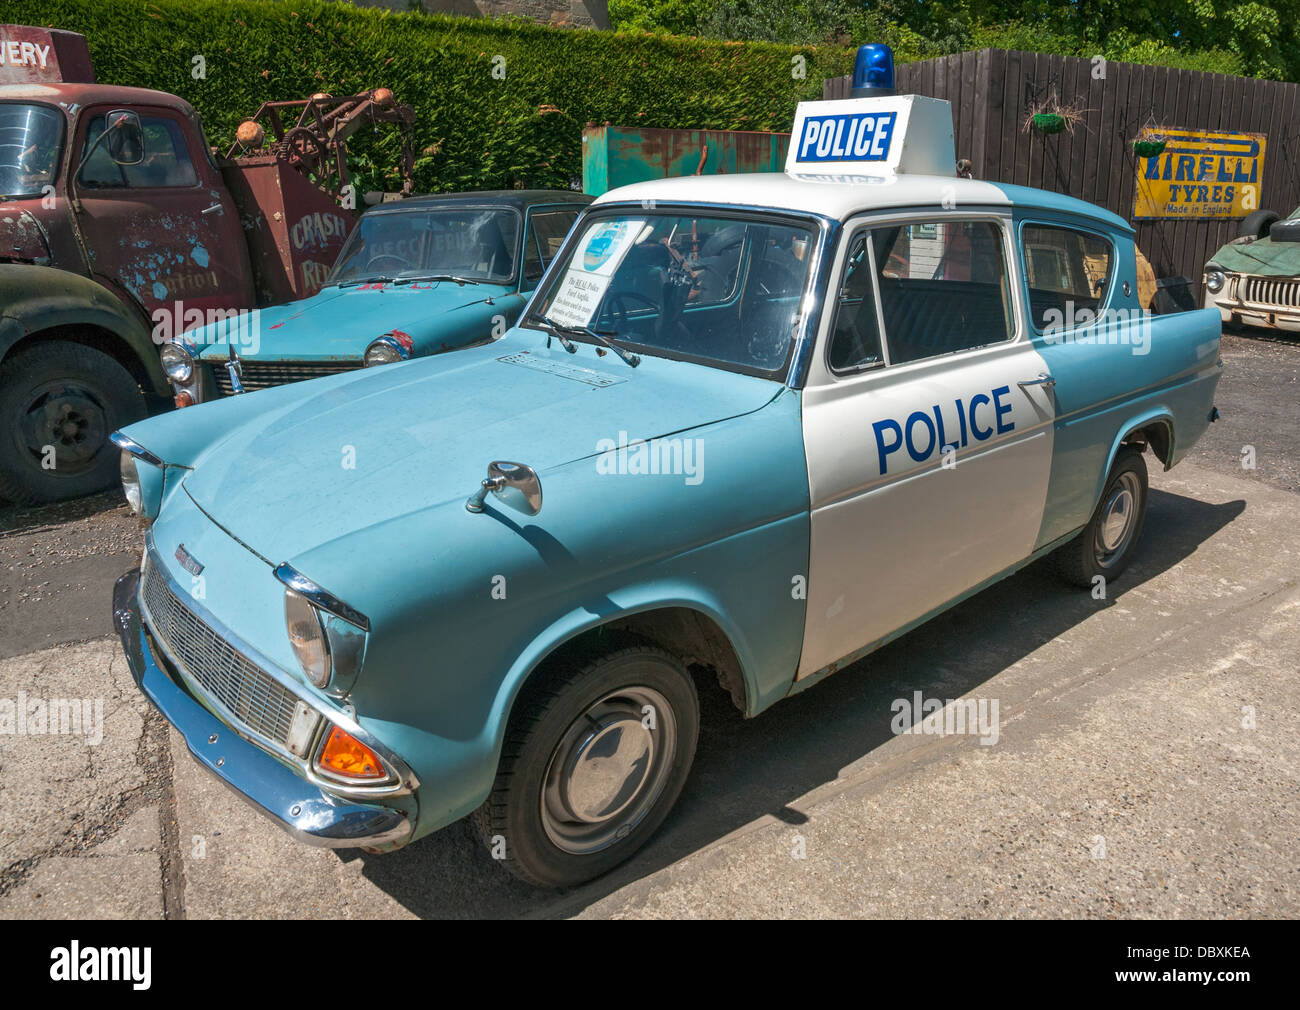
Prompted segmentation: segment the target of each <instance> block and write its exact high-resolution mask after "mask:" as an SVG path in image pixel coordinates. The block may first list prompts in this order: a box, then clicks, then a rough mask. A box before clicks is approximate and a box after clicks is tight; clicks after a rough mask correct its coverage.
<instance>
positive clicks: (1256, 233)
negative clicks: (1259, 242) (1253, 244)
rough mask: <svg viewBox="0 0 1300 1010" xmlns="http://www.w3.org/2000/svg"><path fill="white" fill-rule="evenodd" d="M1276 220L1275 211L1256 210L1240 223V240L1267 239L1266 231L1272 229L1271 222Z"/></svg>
mask: <svg viewBox="0 0 1300 1010" xmlns="http://www.w3.org/2000/svg"><path fill="white" fill-rule="evenodd" d="M1276 220H1278V215H1277V212H1276V211H1272V210H1257V211H1255V212H1254V213H1253V214H1247V215H1246V218H1245V220H1244V221H1242V222H1241V237H1242V238H1268V230H1269V229H1270V228H1272V227H1273V222H1274V221H1276Z"/></svg>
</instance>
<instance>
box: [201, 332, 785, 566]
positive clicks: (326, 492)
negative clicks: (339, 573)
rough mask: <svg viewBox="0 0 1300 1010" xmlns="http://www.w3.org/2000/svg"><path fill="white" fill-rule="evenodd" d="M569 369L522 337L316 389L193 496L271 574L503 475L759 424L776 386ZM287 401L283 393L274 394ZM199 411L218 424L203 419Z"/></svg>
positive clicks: (251, 437) (673, 364) (208, 471)
mask: <svg viewBox="0 0 1300 1010" xmlns="http://www.w3.org/2000/svg"><path fill="white" fill-rule="evenodd" d="M578 346H579V348H580V350H579V353H577V354H573V355H570V354H567V353H565V352H564V351H563V350H561V349H560V346H559V344H558V342H556V343H554V345H553V347H551V348H549V349H548V348H547V347H546V340H545V335H544V334H541V333H538V332H536V331H532V330H514V331H511V332H510V333H509V334H508V335H507V336H506V337H504V338H503V339H501V340H499V341H496V342H495V343H493V344H489V345H485V346H482V347H475V348H469V349H466V350H462V351H456V352H453V353H451V354H447V355H438V356H434V357H430V358H420V359H415V360H412V361H409V362H404V363H401V364H397V365H384V366H381V367H378V368H372V369H365V370H362V371H357V372H351V373H347V374H344V375H339V376H333V377H330V378H327V379H318V380H314V381H311V382H307V383H300V384H298V386H297V387H296V389H295V391H296V392H297V391H300V393H301V395H298V396H286V395H285V394H286V393H287V391H286V390H283V389H281V390H280V394H281V395H280V396H277V397H275V398H274V402H273V403H272V405H271V406H269V408H268V409H265V410H255V405H256V403H257V398H258V397H259V396H261V395H263V394H260V393H249V394H245V396H244V397H241V399H243V400H245V402H246V403H247V406H248V409H249V411H250V413H249V414H248V416H247V418H246V419H240V420H238V421H237V422H236V423H234V424H228V426H227V430H226V431H225V432H224V433H223V434H221V435H220V436H219V437H218V438H217V439H216V440H215V442H214V443H213V444H211V445H210V446H209V447H208V448H207V449H206V450H204V451H203V452H202V453H201V454H200V455H199V457H198V458H197V459H195V460H194V470H193V472H192V473H190V474H189V475H188V476H187V477H186V478H185V482H184V487H185V490H186V492H187V493H188V494H189V495H190V497H191V498H193V499H194V501H195V502H196V503H197V504H198V505H199V507H200V508H202V509H203V511H204V512H206V513H207V514H208V516H209V517H211V518H212V519H213V520H214V521H215V522H217V523H218V524H219V525H221V526H222V527H223V528H224V529H226V530H227V531H228V532H230V533H231V534H232V535H233V536H235V537H236V538H237V539H239V540H240V541H242V542H243V543H244V544H245V545H247V546H248V547H250V548H251V549H252V550H254V551H256V552H257V553H259V554H261V555H262V556H263V557H265V558H266V559H267V560H270V561H274V562H279V561H284V560H292V559H293V558H295V557H297V556H298V555H300V554H301V553H302V552H304V551H307V550H310V549H311V548H313V547H316V546H319V545H321V544H324V543H328V542H331V541H333V540H335V539H337V538H340V537H343V536H346V535H347V534H348V533H350V532H352V531H356V530H360V529H364V528H366V527H368V526H371V525H373V524H375V523H380V522H387V521H390V520H392V519H394V518H397V517H400V516H403V515H407V514H410V513H413V512H416V511H418V510H421V509H428V508H434V507H438V506H440V505H444V504H446V503H448V502H463V501H464V500H465V499H466V498H467V497H468V496H469V495H470V494H472V493H473V492H474V491H475V490H476V489H477V487H478V486H479V483H480V482H481V481H482V479H483V478H484V477H485V476H486V473H487V465H488V463H489V462H491V461H492V460H509V461H513V462H517V463H525V464H528V465H530V466H532V467H534V468H535V469H536V470H538V472H539V473H541V474H542V475H543V478H544V477H545V473H546V471H547V470H548V469H551V468H554V467H557V466H560V465H563V464H565V463H568V462H571V461H573V460H576V459H582V458H584V457H588V456H594V455H596V454H597V453H599V452H601V451H604V450H603V447H602V442H604V443H605V446H611V445H613V444H617V443H620V442H633V441H636V440H638V439H645V438H653V437H655V436H660V435H667V434H671V433H674V432H679V431H684V430H688V429H691V428H695V427H698V426H700V425H703V424H708V423H711V422H714V421H720V420H724V419H726V418H729V417H735V416H737V415H740V414H745V413H748V412H750V411H753V410H757V409H758V408H760V407H762V406H763V405H764V404H766V403H768V402H769V401H770V400H772V398H773V397H775V396H776V395H778V394H779V392H780V391H781V389H782V388H783V387H782V386H781V385H780V384H778V383H776V382H773V381H771V380H766V379H759V378H754V377H752V376H746V375H739V374H735V373H731V372H726V371H723V370H720V369H716V368H710V367H706V366H703V365H698V364H691V363H687V362H681V361H669V360H666V359H663V358H654V357H650V356H644V357H643V358H642V363H641V365H640V367H638V368H636V369H632V368H629V367H628V366H627V365H625V364H624V363H623V362H621V361H620V360H619V359H618V358H617V357H615V356H614V355H612V354H607V355H605V356H604V357H599V356H597V354H596V353H595V350H596V349H595V348H594V347H593V346H592V345H590V344H580V345H578ZM268 392H271V391H268ZM197 409H200V410H201V409H202V408H201V407H200V408H197Z"/></svg>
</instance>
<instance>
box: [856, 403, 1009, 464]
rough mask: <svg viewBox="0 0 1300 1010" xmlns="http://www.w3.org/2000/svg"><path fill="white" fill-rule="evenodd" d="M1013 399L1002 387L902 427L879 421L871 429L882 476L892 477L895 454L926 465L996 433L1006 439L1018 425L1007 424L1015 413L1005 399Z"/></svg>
mask: <svg viewBox="0 0 1300 1010" xmlns="http://www.w3.org/2000/svg"><path fill="white" fill-rule="evenodd" d="M1010 395H1011V387H1010V386H998V388H997V389H993V390H990V391H989V392H987V393H976V394H975V395H974V396H972V397H971V398H970V399H969V400H962V399H961V398H960V397H958V398H957V399H956V400H954V401H953V402H952V404H951V405H949V404H938V403H936V404H935V405H934V406H933V407H931V408H930V409H929V410H928V411H926V410H914V411H912V413H910V414H908V415H907V419H906V420H905V421H902V422H901V423H900V422H899V421H895V420H894V419H893V418H889V417H887V418H885V419H883V420H880V421H876V422H875V423H874V424H872V426H871V429H872V431H873V432H875V435H876V454H877V457H878V459H879V461H880V474H881V476H882V477H883V476H885V475H886V474H888V473H889V457H890V456H891V455H892V454H893V453H896V452H900V451H906V452H907V454H908V455H909V456H910V457H912V460H913V462H916V463H924V462H925V461H926V460H927V459H930V458H931V457H932V456H934V455H935V453H936V452H937V453H942V452H943V451H944V450H945V449H948V448H952V449H964V448H966V446H968V445H971V444H973V443H975V442H983V441H985V440H986V439H989V438H992V437H993V435H994V434H995V433H996V434H998V435H1005V434H1006V433H1007V432H1009V431H1012V430H1014V429H1015V427H1016V424H1015V422H1014V421H1004V420H1003V418H1004V417H1006V415H1007V414H1010V413H1011V404H1010V403H1004V402H1003V397H1006V396H1010ZM950 436H954V437H950ZM894 462H895V463H897V462H898V460H895V461H894ZM896 472H897V471H896Z"/></svg>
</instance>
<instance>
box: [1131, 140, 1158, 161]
mask: <svg viewBox="0 0 1300 1010" xmlns="http://www.w3.org/2000/svg"><path fill="white" fill-rule="evenodd" d="M1164 150H1165V141H1163V140H1135V141H1133V153H1134V154H1136V155H1137V156H1138V157H1139V158H1154V157H1156V155H1159V154H1163V153H1164Z"/></svg>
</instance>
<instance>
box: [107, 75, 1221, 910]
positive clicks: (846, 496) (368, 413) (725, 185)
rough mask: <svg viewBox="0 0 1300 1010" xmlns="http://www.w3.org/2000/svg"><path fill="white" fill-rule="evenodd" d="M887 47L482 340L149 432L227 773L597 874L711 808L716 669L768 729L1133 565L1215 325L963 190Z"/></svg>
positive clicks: (296, 813) (146, 472) (1129, 246)
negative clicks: (928, 639) (1158, 306)
mask: <svg viewBox="0 0 1300 1010" xmlns="http://www.w3.org/2000/svg"><path fill="white" fill-rule="evenodd" d="M868 55H869V56H870V55H871V54H870V53H869V54H868ZM866 62H867V63H868V68H867V72H864V73H863V74H862V75H861V77H860V81H859V83H860V85H861V87H860V89H859V92H860V97H854V98H850V99H845V100H837V101H825V102H814V103H805V104H803V105H802V106H800V109H799V111H798V115H797V119H796V122H795V128H794V134H793V137H792V142H791V147H790V154H789V159H788V163H787V165H786V171H785V172H783V173H776V174H763V175H737V176H725V177H713V178H682V179H668V180H662V181H656V182H647V183H642V184H638V185H636V186H632V187H629V188H625V189H622V190H615V191H613V192H610V193H608V194H606V195H605V196H603V197H601V198H600V199H599V200H597V201H596V202H595V203H594V204H593V205H592V206H591V207H590V208H589V209H588V210H587V211H586V212H585V213H584V214H583V216H582V217H581V218H580V219H579V220H578V222H577V224H576V225H575V226H574V228H573V230H572V231H571V232H570V234H569V236H568V238H567V239H566V241H565V244H564V246H563V248H562V249H561V250H560V252H559V254H558V255H557V256H556V258H555V260H554V261H553V263H552V264H551V265H550V267H549V268H548V270H547V272H546V275H545V277H544V278H543V280H542V282H541V283H540V284H539V286H538V287H537V289H536V291H535V293H534V294H533V295H532V297H531V299H530V301H529V304H528V306H527V307H526V309H525V311H524V313H523V315H522V316H521V317H520V320H519V322H518V324H517V325H516V326H514V327H513V328H511V329H509V330H508V331H507V332H506V333H505V334H504V335H503V336H501V337H500V338H499V339H497V340H495V341H493V342H491V343H489V344H486V345H483V346H476V347H471V348H467V349H464V350H459V351H455V352H453V353H451V354H447V355H441V356H437V357H433V358H426V359H420V360H411V361H407V362H403V363H399V364H396V365H393V366H391V367H388V368H383V369H371V370H364V371H357V372H352V373H349V374H344V375H337V376H332V377H329V378H324V379H319V380H314V381H311V382H305V383H299V384H295V385H291V386H283V387H278V388H272V389H266V390H263V391H259V392H255V393H249V394H246V395H242V396H235V397H230V398H227V399H224V400H220V401H217V402H213V403H209V404H204V405H201V406H199V407H197V408H195V409H192V410H187V411H183V412H180V413H176V414H170V415H166V416H161V417H157V418H153V419H150V420H147V421H143V422H141V423H139V424H136V425H132V426H131V427H129V428H127V429H125V430H124V431H123V432H121V433H119V434H118V435H117V436H116V441H117V443H118V445H119V446H121V447H122V449H123V455H122V473H123V481H124V485H125V488H126V494H127V497H128V499H129V501H130V502H131V504H132V506H133V507H134V508H135V509H136V510H137V511H138V512H139V513H140V514H141V515H142V516H143V517H145V518H146V519H147V520H148V521H149V527H148V534H147V550H146V553H145V557H144V559H143V563H142V565H141V568H140V570H139V571H138V572H131V573H128V574H127V575H125V576H123V578H122V579H121V580H120V581H119V583H118V586H117V588H116V593H115V600H114V608H115V616H116V620H117V624H118V627H119V630H120V634H121V637H122V641H123V645H124V648H125V651H126V654H127V657H128V659H129V661H130V666H131V668H132V670H133V672H134V675H135V678H136V680H137V681H138V682H139V684H140V687H141V688H142V690H143V691H144V692H145V694H146V695H148V696H149V697H150V698H151V699H152V700H153V702H154V703H155V704H156V705H157V706H158V707H159V708H160V709H161V710H162V712H163V713H164V714H165V715H166V717H167V718H168V719H169V720H170V721H171V723H172V724H173V725H174V726H175V727H176V728H177V729H178V730H179V731H180V733H181V734H183V736H184V738H185V740H186V742H187V743H188V745H189V748H190V750H191V751H192V752H193V754H194V755H195V757H196V758H197V759H198V760H199V761H200V762H201V763H202V764H203V765H205V766H206V767H207V768H208V769H209V770H211V771H212V772H213V773H214V774H215V775H217V776H218V777H219V778H220V779H222V780H224V781H225V782H226V783H228V784H229V785H230V786H232V787H233V788H234V789H235V790H236V791H237V792H239V793H240V794H242V795H243V796H244V797H245V798H247V799H248V800H249V801H250V802H252V803H253V804H254V805H255V806H256V807H257V808H259V809H260V810H262V811H263V812H265V813H266V814H267V815H269V816H270V817H271V818H272V819H273V820H275V821H276V822H278V823H279V824H281V825H282V826H284V827H286V828H287V829H288V830H289V831H291V832H292V833H293V834H294V835H296V836H297V837H298V838H300V839H302V840H303V841H304V842H307V843H310V844H314V845H323V846H334V847H361V848H364V849H367V850H370V851H388V850H392V849H395V848H397V847H400V846H403V845H406V844H407V843H409V842H411V841H413V840H415V839H418V838H420V837H421V836H423V835H426V834H428V833H429V832H432V831H436V830H438V829H440V828H442V827H444V826H446V825H448V824H450V823H451V822H453V821H455V820H457V819H459V818H462V817H465V816H467V815H471V814H472V815H473V818H474V821H475V822H476V824H477V825H478V827H479V829H480V830H481V832H482V834H483V837H484V839H485V843H486V844H487V845H488V846H489V847H490V848H491V850H492V854H493V855H494V856H496V857H497V858H500V859H501V861H502V862H503V863H504V865H506V866H507V867H509V868H511V869H512V870H514V871H515V872H516V873H518V874H520V875H521V876H523V877H524V878H526V879H528V880H531V881H533V882H535V883H539V884H544V885H569V884H574V883H577V882H580V881H583V880H586V879H589V878H591V877H594V876H596V875H598V874H601V873H604V872H606V871H607V870H609V869H610V868H611V867H613V866H615V865H616V864H618V863H620V862H621V861H623V860H625V859H627V858H628V857H629V856H630V855H631V854H632V853H633V852H635V851H636V850H637V848H638V847H640V846H641V845H643V844H644V843H645V842H646V840H647V839H648V838H649V837H650V835H651V834H652V833H653V832H654V831H655V830H656V828H657V827H658V826H659V825H660V823H661V822H662V821H663V820H664V818H665V817H666V816H667V815H668V813H669V811H670V809H671V807H672V806H673V803H674V801H675V800H676V799H677V797H678V795H679V794H680V793H681V791H682V789H683V786H684V785H685V783H686V780H687V775H688V772H689V771H690V768H691V763H692V758H693V755H694V751H695V745H696V740H697V737H698V735H699V733H700V732H707V731H708V730H707V727H704V728H702V727H701V725H700V710H699V704H698V700H697V693H696V686H695V682H694V681H693V679H692V678H693V676H694V675H695V674H696V673H698V672H699V671H700V670H701V669H708V670H711V671H712V675H713V676H716V677H717V678H718V679H719V680H720V682H721V683H722V685H723V686H724V687H725V688H726V690H727V691H728V692H729V693H730V696H731V697H732V698H733V699H734V702H735V704H736V705H737V707H739V708H740V709H741V710H742V711H743V712H744V713H745V715H747V716H756V715H758V714H759V713H761V712H762V711H763V710H765V709H766V708H768V707H769V706H771V705H773V704H775V703H776V702H778V701H779V700H781V699H782V698H785V697H787V696H789V695H791V694H793V693H795V692H798V691H801V690H803V689H804V688H806V687H808V686H810V685H812V684H815V683H817V682H818V681H819V680H820V679H822V678H824V677H825V676H827V675H828V674H830V673H832V672H834V671H835V670H837V669H840V668H842V667H843V666H845V665H846V664H847V663H849V662H852V661H853V660H855V659H857V658H859V657H862V656H864V655H866V654H868V653H870V652H871V651H872V650H874V649H877V648H879V647H880V646H881V645H882V644H884V643H886V642H888V641H890V640H891V639H893V638H896V637H897V636H899V635H903V634H905V633H906V632H908V631H909V630H910V629H912V628H915V627H916V626H917V625H919V624H921V623H922V622H924V621H926V620H927V619H928V618H930V617H933V616H934V615H935V614H937V613H939V612H941V611H943V610H944V609H945V608H948V607H951V606H953V605H954V604H955V603H957V602H958V601H961V600H963V599H965V598H967V597H969V596H970V595H972V594H974V593H977V592H979V591H980V590H981V589H983V588H984V587H986V586H988V585H990V584H991V583H993V582H995V581H997V580H999V579H1002V578H1005V577H1006V576H1007V575H1009V574H1011V573H1013V572H1015V571H1016V570H1018V569H1019V568H1021V567H1023V566H1024V565H1027V564H1029V563H1030V562H1032V561H1034V560H1035V559H1037V558H1040V557H1043V556H1045V555H1047V554H1049V553H1051V554H1053V555H1054V556H1055V561H1056V562H1057V563H1058V564H1059V567H1060V570H1061V571H1062V573H1063V574H1064V575H1065V576H1066V577H1067V578H1068V579H1070V580H1071V581H1073V582H1075V583H1078V584H1080V585H1083V586H1093V585H1096V584H1097V583H1098V582H1099V580H1109V579H1113V578H1115V577H1116V576H1118V575H1119V574H1120V573H1121V572H1122V571H1123V569H1124V567H1125V565H1126V564H1128V562H1129V561H1130V559H1131V558H1132V557H1133V554H1134V551H1135V550H1136V549H1137V547H1138V542H1139V535H1140V533H1141V530H1142V522H1143V515H1144V511H1145V507H1146V502H1147V470H1146V466H1147V464H1146V462H1145V461H1146V459H1147V455H1146V454H1147V452H1148V451H1149V452H1150V454H1151V456H1153V457H1154V459H1155V460H1156V461H1158V462H1159V463H1160V464H1161V465H1163V466H1164V467H1166V468H1168V467H1172V466H1173V465H1174V464H1176V463H1177V462H1178V461H1179V460H1180V459H1182V458H1183V457H1184V456H1185V455H1186V454H1187V452H1188V451H1189V449H1190V448H1191V447H1192V445H1193V444H1194V443H1195V442H1196V440H1197V439H1198V438H1199V437H1200V436H1201V434H1202V433H1203V432H1204V430H1205V429H1206V426H1207V425H1208V424H1209V423H1210V421H1211V420H1212V419H1213V418H1214V416H1215V410H1214V393H1215V388H1216V385H1217V383H1218V380H1219V375H1220V371H1221V368H1222V363H1221V361H1220V359H1219V329H1220V324H1219V317H1218V314H1217V313H1216V312H1215V311H1213V310H1199V311H1194V312H1187V313H1183V314H1179V315H1173V316H1161V317H1155V318H1152V317H1149V316H1147V315H1145V314H1143V313H1142V312H1141V311H1140V309H1139V305H1138V299H1137V278H1136V274H1135V269H1136V268H1135V262H1134V245H1133V233H1132V230H1131V229H1130V228H1129V226H1128V225H1127V224H1126V223H1125V222H1124V221H1123V220H1121V219H1120V218H1118V217H1115V216H1114V215H1112V214H1110V213H1107V212H1105V211H1103V210H1100V209H1098V208H1096V207H1094V206H1091V205H1089V204H1085V203H1081V202H1079V201H1077V200H1073V199H1069V198H1066V197H1063V196H1059V195H1056V194H1053V193H1048V192H1040V191H1037V190H1031V189H1023V188H1019V187H1015V186H1007V185H998V184H995V183H989V182H980V181H973V180H970V179H964V178H959V177H958V176H957V174H956V171H955V159H954V152H953V141H952V120H951V115H950V110H949V108H948V106H947V103H945V102H941V101H936V100H933V99H928V98H922V97H917V96H908V95H896V94H893V93H892V92H890V91H888V90H883V93H882V92H881V91H879V90H877V91H872V89H871V87H870V84H871V73H870V65H869V63H870V61H866Z"/></svg>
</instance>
